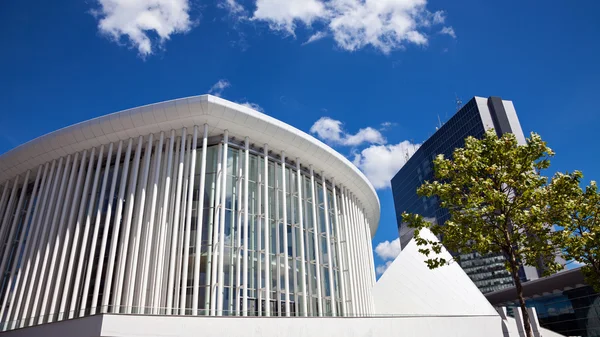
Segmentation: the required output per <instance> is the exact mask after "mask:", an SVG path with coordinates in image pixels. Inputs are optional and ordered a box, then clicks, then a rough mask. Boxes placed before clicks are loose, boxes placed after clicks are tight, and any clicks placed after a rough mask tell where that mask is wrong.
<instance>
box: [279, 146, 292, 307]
mask: <svg viewBox="0 0 600 337" xmlns="http://www.w3.org/2000/svg"><path fill="white" fill-rule="evenodd" d="M285 178H286V177H285V152H283V151H282V152H281V190H282V196H283V197H282V198H281V202H282V203H283V207H282V208H283V259H284V260H283V269H284V274H283V282H285V287H284V291H285V315H286V316H287V317H290V315H291V313H290V269H289V261H288V237H287V228H288V220H287V195H286V193H287V186H286V181H285ZM292 230H293V227H292ZM293 272H294V273H296V270H294V271H293ZM277 278H278V281H279V275H277ZM278 300H279V299H278Z"/></svg>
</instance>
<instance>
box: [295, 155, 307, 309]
mask: <svg viewBox="0 0 600 337" xmlns="http://www.w3.org/2000/svg"><path fill="white" fill-rule="evenodd" d="M296 184H297V186H296V188H297V191H298V211H297V212H298V226H299V231H300V238H299V239H300V280H301V281H300V292H301V293H302V313H301V314H302V316H304V317H306V316H308V301H309V298H308V290H307V289H306V259H305V256H306V254H305V248H306V247H305V243H304V215H303V210H302V169H301V167H300V158H296ZM296 301H298V294H296Z"/></svg>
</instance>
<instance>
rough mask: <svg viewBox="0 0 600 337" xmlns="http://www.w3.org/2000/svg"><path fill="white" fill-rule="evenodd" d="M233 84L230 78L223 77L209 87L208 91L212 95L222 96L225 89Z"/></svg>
mask: <svg viewBox="0 0 600 337" xmlns="http://www.w3.org/2000/svg"><path fill="white" fill-rule="evenodd" d="M230 86H231V84H230V83H229V81H228V80H225V79H221V80H219V81H217V83H215V84H213V86H212V87H210V89H208V93H209V94H211V95H215V96H217V97H221V95H222V94H223V91H224V90H225V89H227V88H229V87H230Z"/></svg>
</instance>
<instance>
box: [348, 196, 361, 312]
mask: <svg viewBox="0 0 600 337" xmlns="http://www.w3.org/2000/svg"><path fill="white" fill-rule="evenodd" d="M348 206H349V207H348V213H349V216H350V223H349V224H350V226H349V227H348V233H349V238H350V242H351V245H350V247H351V249H352V251H353V253H352V254H353V256H354V263H355V267H356V268H355V269H354V270H355V275H356V277H355V280H356V290H357V293H356V309H357V314H359V315H363V314H364V307H363V292H364V289H363V284H362V270H361V269H362V266H361V263H360V254H359V252H358V244H357V241H356V233H355V231H354V227H355V226H356V218H355V216H354V202H353V199H352V194H350V193H349V195H348Z"/></svg>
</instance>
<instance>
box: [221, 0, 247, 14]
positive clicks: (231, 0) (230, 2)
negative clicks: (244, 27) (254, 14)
mask: <svg viewBox="0 0 600 337" xmlns="http://www.w3.org/2000/svg"><path fill="white" fill-rule="evenodd" d="M218 6H219V7H220V8H223V9H225V10H227V11H229V13H231V15H240V14H242V13H245V12H246V11H245V10H244V7H243V6H242V5H240V4H239V3H237V2H236V1H235V0H222V1H221V2H219V4H218Z"/></svg>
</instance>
